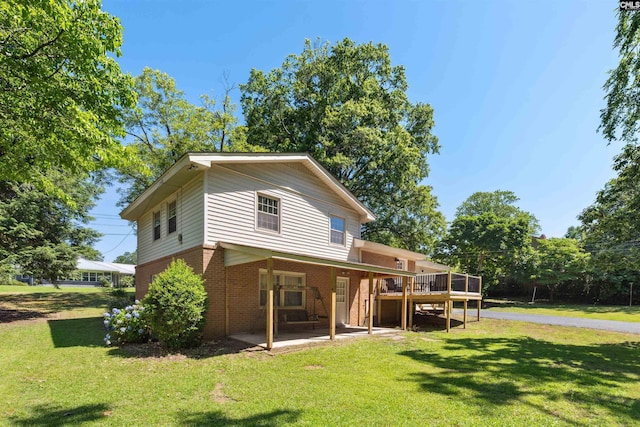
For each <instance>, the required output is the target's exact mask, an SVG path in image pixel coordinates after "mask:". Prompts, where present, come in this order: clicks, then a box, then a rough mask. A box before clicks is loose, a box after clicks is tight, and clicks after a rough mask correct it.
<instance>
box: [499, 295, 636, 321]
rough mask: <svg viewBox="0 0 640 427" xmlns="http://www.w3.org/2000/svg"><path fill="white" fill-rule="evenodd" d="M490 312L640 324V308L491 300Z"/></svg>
mask: <svg viewBox="0 0 640 427" xmlns="http://www.w3.org/2000/svg"><path fill="white" fill-rule="evenodd" d="M489 306H490V308H489V310H491V311H510V312H515V313H527V314H546V315H549V316H564V317H580V318H585V319H601V320H618V321H621V322H640V306H638V305H634V306H631V307H629V306H623V305H615V306H600V305H578V304H551V303H546V302H541V303H535V304H528V303H526V302H524V303H523V302H513V301H509V302H505V301H500V300H490V301H489Z"/></svg>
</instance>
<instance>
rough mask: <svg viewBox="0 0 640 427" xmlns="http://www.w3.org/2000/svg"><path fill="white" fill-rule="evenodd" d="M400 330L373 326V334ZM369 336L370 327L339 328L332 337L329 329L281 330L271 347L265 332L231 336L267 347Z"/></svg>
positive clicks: (384, 333)
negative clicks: (268, 345)
mask: <svg viewBox="0 0 640 427" xmlns="http://www.w3.org/2000/svg"><path fill="white" fill-rule="evenodd" d="M399 332H400V330H399V329H397V328H381V327H374V328H371V334H373V335H395V334H397V333H399ZM368 336H370V334H369V328H367V327H361V326H349V327H346V328H338V329H337V330H336V333H335V336H334V338H331V335H330V334H329V331H328V330H327V329H317V330H305V331H287V332H280V333H279V334H278V336H274V338H273V342H272V343H271V347H267V342H266V340H265V334H264V333H256V334H234V335H230V336H229V338H231V339H234V340H237V341H242V342H245V343H248V344H251V345H255V346H259V347H263V348H266V349H278V348H285V347H290V346H300V345H311V344H318V343H326V342H330V341H332V340H343V339H354V338H362V337H368Z"/></svg>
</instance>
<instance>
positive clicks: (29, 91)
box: [0, 0, 143, 196]
mask: <svg viewBox="0 0 640 427" xmlns="http://www.w3.org/2000/svg"><path fill="white" fill-rule="evenodd" d="M121 43H122V27H121V25H120V22H119V20H118V19H117V18H115V17H113V16H110V15H109V14H108V13H106V12H104V11H102V10H101V9H100V1H99V0H83V1H77V0H70V1H61V0H54V1H48V0H5V1H3V2H2V3H0V121H1V122H2V126H0V180H3V181H13V182H31V183H34V184H35V185H37V186H38V187H39V188H41V189H44V190H45V191H47V192H57V195H58V196H64V194H62V193H60V192H59V191H58V190H57V188H56V187H55V185H54V183H53V182H52V181H51V179H50V175H48V174H47V171H48V170H50V169H53V168H56V169H57V168H60V169H63V170H65V171H67V172H68V173H86V172H88V171H94V170H101V169H103V168H105V167H120V166H122V165H123V164H127V163H130V162H131V156H128V155H126V154H125V153H126V149H125V148H124V147H123V146H122V145H121V144H120V143H119V142H118V140H117V139H116V137H118V136H121V135H122V131H123V127H122V121H121V114H120V112H121V109H123V108H129V107H130V106H132V105H133V104H134V102H135V92H134V91H133V89H132V81H131V78H130V77H129V76H127V75H125V74H123V73H122V72H121V71H120V67H119V66H118V63H117V62H116V60H115V58H114V56H118V55H119V54H120V45H121ZM138 167H140V165H138ZM141 169H143V168H141Z"/></svg>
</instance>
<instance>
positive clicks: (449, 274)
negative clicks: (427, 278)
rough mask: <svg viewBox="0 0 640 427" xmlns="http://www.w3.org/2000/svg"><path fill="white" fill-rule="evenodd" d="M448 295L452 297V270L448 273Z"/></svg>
mask: <svg viewBox="0 0 640 427" xmlns="http://www.w3.org/2000/svg"><path fill="white" fill-rule="evenodd" d="M447 294H449V295H451V270H449V271H448V273H447Z"/></svg>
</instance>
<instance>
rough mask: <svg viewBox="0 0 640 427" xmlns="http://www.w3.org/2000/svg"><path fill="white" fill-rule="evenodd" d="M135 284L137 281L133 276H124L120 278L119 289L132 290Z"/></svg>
mask: <svg viewBox="0 0 640 427" xmlns="http://www.w3.org/2000/svg"><path fill="white" fill-rule="evenodd" d="M134 284H135V279H134V278H133V276H122V277H121V278H120V283H119V284H118V287H119V288H131V287H133V285H134Z"/></svg>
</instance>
